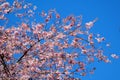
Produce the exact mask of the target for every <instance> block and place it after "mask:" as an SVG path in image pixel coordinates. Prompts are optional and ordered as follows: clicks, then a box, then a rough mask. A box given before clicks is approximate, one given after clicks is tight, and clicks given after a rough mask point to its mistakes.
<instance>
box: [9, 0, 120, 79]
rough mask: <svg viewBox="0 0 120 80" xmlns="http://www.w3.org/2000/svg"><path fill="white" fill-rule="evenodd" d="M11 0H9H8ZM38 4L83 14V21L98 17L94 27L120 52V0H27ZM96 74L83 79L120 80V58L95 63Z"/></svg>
mask: <svg viewBox="0 0 120 80" xmlns="http://www.w3.org/2000/svg"><path fill="white" fill-rule="evenodd" d="M7 1H9V0H7ZM26 1H28V2H32V3H33V4H35V5H37V6H38V10H39V11H42V10H45V11H48V10H49V9H54V8H55V9H56V11H57V12H58V13H60V14H61V16H63V17H65V16H68V15H70V14H74V15H76V16H78V15H82V16H83V23H85V22H86V21H90V20H93V19H95V18H96V17H97V18H98V21H97V22H96V23H95V25H94V28H93V29H92V30H93V32H94V33H100V34H102V36H104V37H105V38H106V40H107V41H108V42H110V43H111V47H110V49H111V50H110V51H111V53H113V52H115V53H118V54H120V42H119V41H120V0H26ZM94 65H95V66H96V67H97V70H96V71H95V74H93V75H90V76H89V75H88V76H87V77H85V78H84V79H83V80H120V76H119V74H120V60H114V61H113V63H112V64H105V63H95V64H94Z"/></svg>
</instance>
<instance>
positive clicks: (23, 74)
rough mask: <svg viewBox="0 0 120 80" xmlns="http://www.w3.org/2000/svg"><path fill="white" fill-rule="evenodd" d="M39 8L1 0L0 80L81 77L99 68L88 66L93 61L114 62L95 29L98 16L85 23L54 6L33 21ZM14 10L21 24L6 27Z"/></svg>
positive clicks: (75, 78)
mask: <svg viewBox="0 0 120 80" xmlns="http://www.w3.org/2000/svg"><path fill="white" fill-rule="evenodd" d="M31 7H32V9H31ZM21 9H22V10H23V12H22V13H17V11H19V10H21ZM36 9H37V7H36V6H33V5H32V4H31V3H25V2H24V1H23V0H21V1H17V0H14V1H13V4H10V3H9V2H7V1H5V0H0V20H1V21H4V22H5V23H4V25H3V26H1V25H0V80H81V76H86V75H87V74H93V73H94V70H95V69H96V68H95V67H91V68H89V69H88V68H87V67H88V66H89V64H92V63H94V62H95V61H103V62H105V63H109V62H111V61H110V60H109V57H108V56H105V54H104V50H103V49H102V48H101V46H99V44H102V43H104V42H105V38H104V37H103V36H101V35H100V34H95V33H92V32H91V28H92V27H93V26H94V23H95V22H96V20H97V19H94V20H93V21H90V22H86V23H85V25H82V16H74V15H70V16H67V17H66V18H62V17H61V16H60V14H59V13H57V12H56V10H54V9H51V10H49V11H48V13H46V12H45V11H42V12H39V13H38V16H39V17H40V19H42V20H41V22H37V21H34V20H29V19H30V18H31V17H32V18H33V17H34V14H35V13H34V12H35V10H36ZM11 13H14V14H15V16H16V17H18V18H20V19H21V23H19V24H18V25H16V26H11V27H10V28H5V27H4V26H5V25H6V26H7V24H8V23H9V19H8V18H7V16H6V15H8V14H11ZM25 17H27V20H26V18H25ZM34 19H35V18H34ZM106 46H108V47H109V44H106ZM15 55H16V56H17V55H19V56H17V57H16V56H15ZM111 57H113V58H116V59H117V58H119V56H117V55H116V54H112V55H111Z"/></svg>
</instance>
